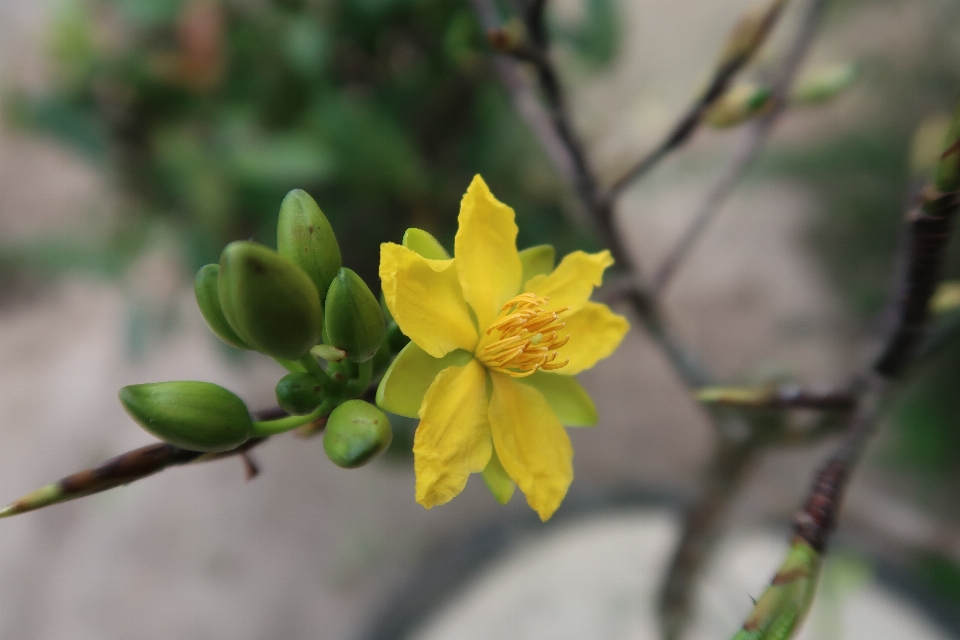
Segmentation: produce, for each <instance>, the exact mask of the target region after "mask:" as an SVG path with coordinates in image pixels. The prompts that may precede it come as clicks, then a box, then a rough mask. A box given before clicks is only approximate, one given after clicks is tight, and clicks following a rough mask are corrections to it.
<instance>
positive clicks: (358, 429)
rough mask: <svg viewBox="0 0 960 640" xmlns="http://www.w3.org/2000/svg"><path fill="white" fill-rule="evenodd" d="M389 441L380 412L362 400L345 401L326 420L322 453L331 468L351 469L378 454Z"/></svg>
mask: <svg viewBox="0 0 960 640" xmlns="http://www.w3.org/2000/svg"><path fill="white" fill-rule="evenodd" d="M392 440H393V430H392V429H391V428H390V421H389V420H388V419H387V416H386V415H385V414H384V413H383V412H382V411H380V409H377V408H376V407H375V406H373V405H372V404H370V403H369V402H364V401H363V400H347V401H346V402H344V403H343V404H341V405H340V406H339V407H337V408H336V409H334V410H333V413H331V414H330V418H329V419H328V420H327V428H326V430H325V431H324V433H323V449H324V451H326V452H327V457H328V458H330V461H331V462H333V464H335V465H337V466H338V467H343V468H344V469H354V468H356V467H360V466H363V465H364V464H366V463H367V462H369V461H370V460H372V459H373V458H374V457H376V456H377V455H379V454H380V453H382V452H383V451H384V450H385V449H386V448H387V447H389V446H390V442H391V441H392Z"/></svg>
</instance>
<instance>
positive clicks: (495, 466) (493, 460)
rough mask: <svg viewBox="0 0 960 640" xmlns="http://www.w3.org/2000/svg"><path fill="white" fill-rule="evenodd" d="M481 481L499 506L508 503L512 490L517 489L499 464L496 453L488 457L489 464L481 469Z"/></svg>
mask: <svg viewBox="0 0 960 640" xmlns="http://www.w3.org/2000/svg"><path fill="white" fill-rule="evenodd" d="M483 481H484V482H486V483H487V489H489V490H490V493H492V494H493V497H494V498H495V499H496V501H497V502H499V503H500V504H507V503H508V502H510V498H512V497H513V490H514V489H516V488H517V484H516V483H515V482H514V481H513V480H511V479H510V476H509V475H507V471H506V469H504V468H503V465H502V464H500V458H499V457H497V452H496V451H494V452H493V453H492V454H491V455H490V462H488V463H487V466H486V467H484V468H483Z"/></svg>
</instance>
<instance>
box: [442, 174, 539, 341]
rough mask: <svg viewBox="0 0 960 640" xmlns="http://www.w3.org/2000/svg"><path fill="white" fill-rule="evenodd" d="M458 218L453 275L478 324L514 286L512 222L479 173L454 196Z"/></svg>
mask: <svg viewBox="0 0 960 640" xmlns="http://www.w3.org/2000/svg"><path fill="white" fill-rule="evenodd" d="M459 223H460V226H459V228H458V229H457V236H456V238H455V239H454V244H453V255H454V261H455V263H456V265H457V275H458V276H459V277H460V286H462V287H463V297H464V298H466V300H467V302H468V303H470V306H471V307H472V308H473V312H474V313H475V314H476V315H477V323H478V325H479V326H480V328H481V330H483V329H484V328H486V327H487V326H489V325H490V323H492V322H493V320H494V318H496V317H497V314H498V313H500V308H501V307H502V306H503V303H505V302H506V301H507V300H509V299H510V298H512V297H513V296H515V295H517V292H518V291H519V290H520V275H521V273H522V272H523V267H522V266H521V264H520V256H519V254H518V253H517V224H516V222H514V215H513V209H511V208H510V207H508V206H506V205H505V204H503V203H501V202H500V201H498V200H497V199H496V198H494V197H493V194H492V193H490V189H488V188H487V184H486V183H485V182H484V181H483V178H481V177H480V176H476V177H474V179H473V182H471V183H470V187H469V188H468V189H467V193H466V194H465V195H464V196H463V200H462V201H461V202H460V218H459Z"/></svg>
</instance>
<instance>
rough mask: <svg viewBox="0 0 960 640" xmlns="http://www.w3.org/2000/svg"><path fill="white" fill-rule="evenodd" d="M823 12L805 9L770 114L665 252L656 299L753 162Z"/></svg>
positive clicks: (753, 127) (819, 7)
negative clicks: (677, 239)
mask: <svg viewBox="0 0 960 640" xmlns="http://www.w3.org/2000/svg"><path fill="white" fill-rule="evenodd" d="M825 9H826V2H813V3H811V4H810V5H809V6H808V7H807V11H806V14H805V15H804V18H803V21H802V23H801V25H800V28H799V29H798V30H797V36H796V38H795V39H794V42H793V45H792V46H791V48H790V51H789V52H788V53H787V56H786V57H785V58H784V61H783V64H782V66H781V67H780V70H779V71H778V72H777V74H776V76H775V77H774V79H773V81H772V83H771V87H772V90H773V91H772V95H771V105H772V106H771V109H770V111H768V112H767V113H766V114H764V115H763V116H761V117H760V118H758V119H757V120H756V121H755V122H752V123H750V125H749V127H748V129H747V131H746V132H745V133H744V135H743V137H742V139H741V142H740V144H739V147H738V148H737V150H736V152H735V153H734V155H733V158H732V159H731V160H730V161H729V162H728V163H727V166H726V168H725V169H724V171H723V173H722V174H721V175H720V177H719V178H718V179H717V181H716V182H715V183H714V184H713V186H712V187H711V188H710V190H709V191H708V192H707V194H706V196H705V197H704V198H703V201H702V202H701V204H700V206H699V207H698V208H697V211H696V214H695V215H694V216H693V220H692V221H691V223H690V225H689V226H688V227H687V229H686V230H685V231H684V232H683V234H681V236H680V240H679V241H678V242H677V244H676V245H674V247H673V248H672V249H671V250H670V251H669V252H668V253H667V257H666V258H665V259H664V261H663V262H662V263H661V265H660V266H659V267H658V268H657V270H656V271H655V272H654V275H653V278H652V280H651V283H650V289H651V291H652V292H653V295H655V296H658V297H659V296H660V295H661V294H662V293H663V291H664V290H665V289H666V287H667V285H668V284H669V282H670V280H671V278H672V277H673V275H674V274H675V273H676V271H677V270H678V269H679V267H680V266H681V265H682V264H683V262H684V260H685V259H686V257H687V256H688V255H689V254H690V251H691V250H692V249H693V247H694V245H696V243H697V240H699V239H700V237H701V236H702V235H703V233H704V231H706V229H707V227H708V226H709V224H710V222H711V221H712V220H713V218H714V217H715V216H716V215H717V213H719V212H720V209H721V208H722V207H723V205H724V203H725V202H726V201H727V198H728V197H729V196H730V194H731V192H732V191H733V188H734V187H735V186H736V185H737V183H738V182H739V181H740V179H741V178H742V177H743V175H744V174H745V173H746V171H747V169H749V168H750V166H751V165H752V164H753V162H754V160H756V159H757V156H759V155H760V152H761V151H762V150H763V148H764V146H765V144H766V141H767V139H768V137H769V135H770V133H771V132H772V131H773V128H774V126H775V125H776V123H777V121H778V120H779V118H780V116H781V115H782V114H783V112H784V111H785V110H786V108H787V104H788V98H789V95H790V89H791V87H792V86H793V82H794V79H795V78H796V76H797V73H798V71H799V70H800V67H801V66H802V64H803V61H804V59H805V58H806V57H807V54H808V53H809V51H810V48H811V46H812V44H813V41H814V38H815V37H816V33H817V29H818V28H819V25H820V23H821V22H822V20H823V12H824V10H825Z"/></svg>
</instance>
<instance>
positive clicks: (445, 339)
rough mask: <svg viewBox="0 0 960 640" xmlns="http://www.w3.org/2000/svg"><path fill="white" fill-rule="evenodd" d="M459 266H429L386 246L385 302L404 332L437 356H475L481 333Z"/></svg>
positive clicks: (394, 246)
mask: <svg viewBox="0 0 960 640" xmlns="http://www.w3.org/2000/svg"><path fill="white" fill-rule="evenodd" d="M453 262H454V261H453V260H428V259H426V258H424V257H423V256H421V255H419V254H417V253H415V252H414V251H412V250H410V249H407V248H406V247H401V246H400V245H398V244H394V243H392V242H386V243H384V244H381V245H380V281H381V284H382V286H383V297H384V300H385V301H386V303H387V308H388V309H389V310H390V313H391V314H392V315H393V319H394V320H396V321H397V324H398V325H400V330H401V331H403V333H404V334H406V335H407V336H409V337H410V339H411V340H413V341H414V342H416V343H417V345H418V346H419V347H420V348H421V349H423V350H424V351H426V352H427V353H429V354H430V355H432V356H433V357H434V358H442V357H443V356H445V355H446V354H448V353H450V352H451V351H454V350H456V349H465V350H467V351H473V350H474V348H475V347H476V346H477V341H478V339H479V338H478V336H477V330H476V328H475V327H474V325H473V321H472V320H471V318H470V309H469V307H467V303H466V302H465V301H464V299H463V293H462V291H461V290H460V283H459V281H458V280H457V272H456V268H455V267H454V264H453Z"/></svg>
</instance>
